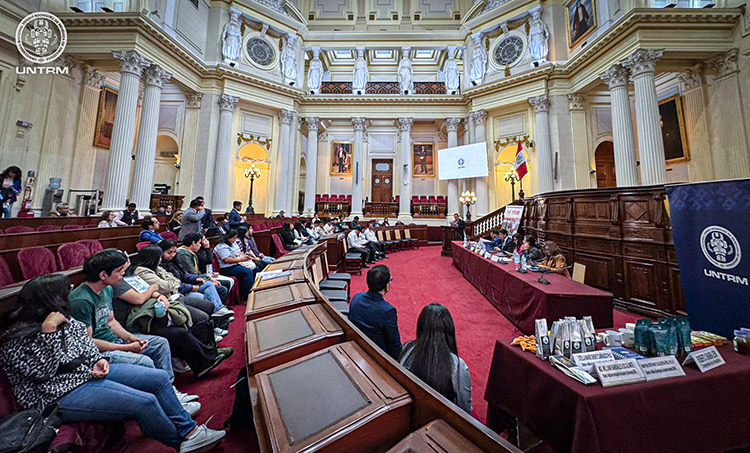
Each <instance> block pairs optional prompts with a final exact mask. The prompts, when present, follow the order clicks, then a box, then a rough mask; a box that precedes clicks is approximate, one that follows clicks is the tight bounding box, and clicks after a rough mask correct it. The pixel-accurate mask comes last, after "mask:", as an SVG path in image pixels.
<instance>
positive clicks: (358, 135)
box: [351, 118, 367, 217]
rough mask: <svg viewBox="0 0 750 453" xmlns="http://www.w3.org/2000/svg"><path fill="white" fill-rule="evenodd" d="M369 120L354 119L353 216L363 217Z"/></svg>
mask: <svg viewBox="0 0 750 453" xmlns="http://www.w3.org/2000/svg"><path fill="white" fill-rule="evenodd" d="M366 122H367V118H352V124H353V125H354V151H353V152H352V211H351V215H352V217H353V216H355V215H356V216H360V217H362V200H363V199H364V198H363V197H362V185H363V183H364V181H363V180H362V178H363V177H364V174H365V172H364V162H363V161H364V159H363V157H364V155H365V125H366V124H365V123H366Z"/></svg>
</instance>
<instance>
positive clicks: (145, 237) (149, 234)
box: [138, 217, 164, 244]
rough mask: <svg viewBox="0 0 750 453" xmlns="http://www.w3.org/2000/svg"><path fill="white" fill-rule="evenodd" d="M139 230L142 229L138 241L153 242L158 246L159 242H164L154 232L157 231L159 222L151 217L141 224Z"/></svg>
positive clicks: (159, 235)
mask: <svg viewBox="0 0 750 453" xmlns="http://www.w3.org/2000/svg"><path fill="white" fill-rule="evenodd" d="M141 228H143V231H141V234H139V235H138V240H139V241H141V242H153V243H154V244H158V243H159V242H161V241H163V240H164V238H163V237H162V236H161V234H159V233H157V232H156V230H158V229H159V220H157V219H155V218H153V217H149V218H147V219H144V220H143V222H141Z"/></svg>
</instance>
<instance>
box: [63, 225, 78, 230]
mask: <svg viewBox="0 0 750 453" xmlns="http://www.w3.org/2000/svg"><path fill="white" fill-rule="evenodd" d="M62 229H63V230H82V229H83V225H65V226H64V227H62Z"/></svg>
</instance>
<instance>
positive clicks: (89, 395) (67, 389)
mask: <svg viewBox="0 0 750 453" xmlns="http://www.w3.org/2000/svg"><path fill="white" fill-rule="evenodd" d="M69 294H70V280H68V277H66V276H64V275H61V274H48V275H42V276H40V277H37V278H34V279H32V280H29V282H28V283H26V284H25V285H24V287H23V289H21V292H20V293H19V295H18V299H17V300H16V308H15V309H14V310H13V311H12V312H11V313H10V314H9V315H7V316H6V317H5V318H4V319H3V320H2V321H0V332H2V333H1V334H0V365H2V368H3V370H4V371H5V374H6V375H7V376H8V381H9V382H10V384H11V386H12V387H13V393H14V394H15V396H16V400H17V402H18V404H19V405H20V406H21V407H23V408H33V407H39V406H42V405H48V404H51V403H57V404H58V407H59V410H60V416H61V417H62V420H63V422H64V423H71V422H79V421H117V420H130V419H135V420H137V422H138V426H140V428H141V431H142V432H143V434H145V435H146V436H148V437H151V438H153V439H156V440H158V441H160V442H162V443H164V444H166V445H169V446H170V447H172V448H176V449H178V450H179V451H180V452H181V453H183V452H190V451H195V450H198V449H201V448H206V447H208V446H210V445H213V444H215V443H217V442H218V441H219V440H220V439H221V438H222V437H224V435H225V432H224V431H215V430H212V429H209V428H208V427H207V426H206V425H202V426H198V425H197V424H196V423H195V422H194V421H193V420H192V419H191V418H190V415H189V414H188V412H187V411H186V410H185V409H183V407H182V405H181V404H180V401H179V400H178V399H177V396H176V395H175V392H174V390H173V389H172V384H171V383H170V382H169V376H168V375H167V373H166V372H165V371H163V370H158V369H155V368H148V367H144V366H139V365H131V364H125V363H113V364H112V365H110V364H109V362H108V361H107V360H106V359H105V358H104V357H103V356H102V355H101V353H99V350H98V349H97V347H96V345H95V344H94V342H93V340H92V339H91V338H90V337H89V336H88V333H87V331H86V326H85V325H84V324H83V323H82V322H80V321H78V320H76V319H75V318H72V317H70V305H69V304H68V295H69ZM194 404H197V403H194Z"/></svg>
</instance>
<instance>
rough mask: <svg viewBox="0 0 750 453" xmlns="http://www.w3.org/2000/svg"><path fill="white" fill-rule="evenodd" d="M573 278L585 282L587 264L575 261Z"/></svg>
mask: <svg viewBox="0 0 750 453" xmlns="http://www.w3.org/2000/svg"><path fill="white" fill-rule="evenodd" d="M573 280H575V281H577V282H578V283H583V282H584V281H585V280H586V265H585V264H581V263H573Z"/></svg>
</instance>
